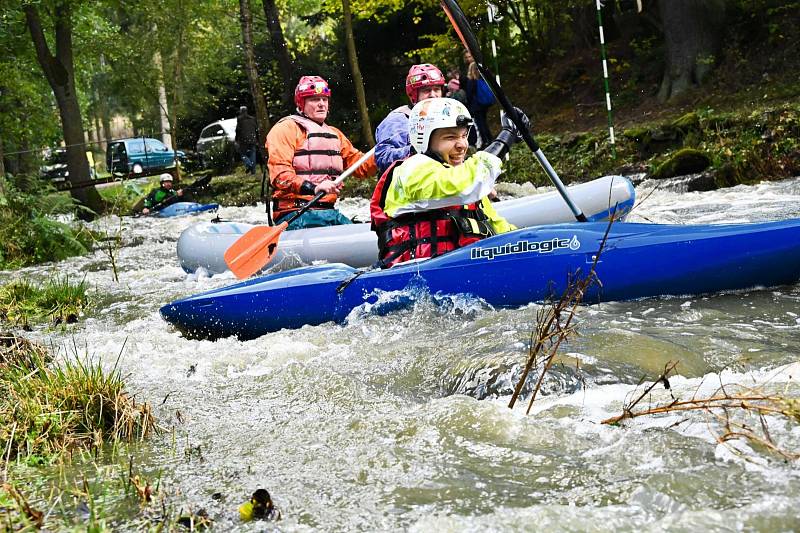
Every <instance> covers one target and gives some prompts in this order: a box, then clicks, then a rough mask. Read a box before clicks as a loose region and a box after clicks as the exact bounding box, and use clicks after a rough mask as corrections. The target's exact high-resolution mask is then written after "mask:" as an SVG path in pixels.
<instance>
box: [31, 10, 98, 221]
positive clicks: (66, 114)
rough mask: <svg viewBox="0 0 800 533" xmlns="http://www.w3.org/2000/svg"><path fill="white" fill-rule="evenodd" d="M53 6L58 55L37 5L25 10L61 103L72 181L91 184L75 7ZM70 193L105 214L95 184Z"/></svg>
mask: <svg viewBox="0 0 800 533" xmlns="http://www.w3.org/2000/svg"><path fill="white" fill-rule="evenodd" d="M49 7H51V9H50V10H49V11H50V16H51V18H52V22H53V25H54V27H55V47H56V53H55V55H53V54H52V53H51V51H50V47H49V45H48V44H47V39H46V38H45V34H44V30H43V29H42V22H41V18H40V16H39V9H38V8H37V6H35V5H32V4H26V5H25V6H24V7H23V9H24V10H25V19H26V20H27V23H28V29H29V30H30V33H31V38H32V39H33V45H34V48H35V49H36V57H37V59H38V61H39V65H40V66H41V67H42V71H43V72H44V75H45V78H47V81H48V83H49V84H50V88H51V89H52V90H53V95H54V96H55V98H56V102H57V103H58V111H59V113H60V115H61V127H62V129H63V131H64V142H65V144H66V149H67V169H68V170H69V175H70V181H72V183H73V184H88V183H91V177H90V173H89V161H88V159H87V158H86V140H85V138H84V135H83V121H82V120H81V108H80V104H79V102H78V94H77V92H76V91H75V68H74V65H73V56H72V15H73V11H72V8H73V5H72V3H71V2H70V1H69V0H54V2H53V3H52V5H51V6H49ZM70 193H71V194H72V197H73V198H74V199H75V200H76V201H77V202H79V203H80V204H81V205H83V206H85V207H87V208H89V209H90V210H91V211H93V212H95V213H100V212H101V211H102V209H103V201H102V199H101V198H100V195H99V194H98V192H97V189H95V188H94V185H88V186H85V187H80V188H75V189H71V190H70ZM81 216H82V217H84V218H90V214H89V212H86V211H82V212H81Z"/></svg>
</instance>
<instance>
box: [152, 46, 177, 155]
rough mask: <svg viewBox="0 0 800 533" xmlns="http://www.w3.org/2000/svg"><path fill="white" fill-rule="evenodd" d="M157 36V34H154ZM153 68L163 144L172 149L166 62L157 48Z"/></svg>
mask: <svg viewBox="0 0 800 533" xmlns="http://www.w3.org/2000/svg"><path fill="white" fill-rule="evenodd" d="M153 33H154V34H156V35H157V32H155V31H154V32H153ZM153 66H154V67H155V68H156V79H157V83H158V116H159V119H160V124H161V142H163V143H164V144H166V145H167V146H169V147H171V148H173V149H174V148H175V146H173V144H172V128H170V127H169V104H168V103H167V88H166V87H165V86H164V79H165V78H166V76H164V62H163V61H162V60H161V50H159V49H158V47H156V51H155V53H154V54H153Z"/></svg>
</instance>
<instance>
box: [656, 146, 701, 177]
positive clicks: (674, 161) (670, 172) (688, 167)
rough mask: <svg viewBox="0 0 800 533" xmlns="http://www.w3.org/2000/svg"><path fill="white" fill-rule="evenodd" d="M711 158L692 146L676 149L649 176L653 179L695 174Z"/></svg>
mask: <svg viewBox="0 0 800 533" xmlns="http://www.w3.org/2000/svg"><path fill="white" fill-rule="evenodd" d="M709 165H711V160H710V159H709V158H708V156H707V155H706V154H704V153H703V152H701V151H700V150H695V149H694V148H684V149H682V150H678V151H677V152H675V153H674V154H672V155H671V156H670V157H668V158H667V159H666V161H664V162H663V163H662V164H661V165H659V166H658V167H657V168H656V169H655V171H653V174H652V175H651V176H650V177H651V178H653V179H665V178H674V177H675V176H685V175H687V174H696V173H698V172H702V171H704V170H705V169H707V168H708V167H709Z"/></svg>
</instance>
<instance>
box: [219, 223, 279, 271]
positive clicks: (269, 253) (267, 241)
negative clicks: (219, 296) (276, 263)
mask: <svg viewBox="0 0 800 533" xmlns="http://www.w3.org/2000/svg"><path fill="white" fill-rule="evenodd" d="M287 226H288V224H287V223H286V222H282V223H280V224H279V225H277V226H256V227H254V228H253V229H251V230H250V231H248V232H247V233H245V234H244V235H242V236H241V237H239V238H238V239H237V240H236V242H235V243H233V244H231V245H230V246H229V247H228V249H227V250H225V263H226V264H227V265H228V268H230V269H231V272H233V274H234V275H235V276H236V277H237V278H239V279H245V278H249V277H250V276H252V275H253V274H255V273H256V272H258V271H259V270H261V269H262V268H264V267H265V266H266V265H267V263H269V262H270V261H272V258H273V257H274V256H275V250H277V249H278V240H279V239H280V238H281V233H283V232H284V230H285V229H286V227H287Z"/></svg>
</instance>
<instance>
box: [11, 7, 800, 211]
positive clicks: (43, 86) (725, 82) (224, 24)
mask: <svg viewBox="0 0 800 533" xmlns="http://www.w3.org/2000/svg"><path fill="white" fill-rule="evenodd" d="M461 6H462V8H463V9H464V11H465V12H466V13H467V15H468V16H469V17H470V20H471V21H472V22H473V26H474V27H475V29H476V30H477V33H478V36H479V39H480V40H481V42H482V45H483V49H484V53H485V55H486V56H487V58H488V62H489V65H488V66H489V67H490V68H492V70H495V71H496V72H497V73H498V74H499V75H500V78H501V83H502V85H503V87H504V88H505V89H506V91H507V92H508V93H509V95H510V96H511V98H512V100H513V101H514V103H515V104H516V105H518V106H519V107H521V108H523V109H524V110H525V111H526V112H527V113H528V114H529V115H530V116H531V117H532V119H533V121H534V125H535V130H536V133H537V134H545V139H546V142H545V146H548V145H547V142H548V140H549V142H550V145H549V146H552V147H553V148H552V149H554V150H557V151H558V155H559V156H560V158H561V159H562V160H563V165H564V166H565V167H566V170H565V171H566V173H567V174H568V176H567V178H568V181H569V180H571V179H587V178H589V177H594V176H596V175H599V174H600V173H602V172H604V171H608V170H619V169H620V168H623V167H626V166H627V167H631V166H632V165H633V166H634V167H636V166H637V165H638V166H639V168H644V169H648V168H649V170H654V168H653V167H655V166H663V163H665V161H662V160H656V161H655V162H653V161H652V157H653V156H654V155H658V153H659V152H660V151H662V148H663V146H668V147H670V148H681V147H685V146H690V147H693V148H700V152H701V155H702V156H703V157H705V158H706V160H709V161H706V163H710V164H712V165H713V166H714V167H716V168H717V170H718V172H717V173H716V175H714V176H712V178H713V179H714V180H716V184H717V185H719V184H720V182H721V181H727V182H728V183H727V184H731V183H736V182H742V181H748V180H753V179H759V178H762V177H783V176H788V175H796V174H798V173H800V170H799V169H800V162H799V161H800V156H798V153H800V152H798V146H797V142H796V140H793V139H797V137H798V118H797V115H798V114H797V97H798V94H800V89H799V88H798V87H799V86H800V84H798V74H799V73H800V57H799V55H798V53H797V51H798V49H799V48H798V44H800V29H798V28H800V24H798V23H800V2H797V1H787V0H784V1H778V0H727V1H726V0H619V1H612V0H606V1H605V2H602V3H598V2H595V1H591V0H583V1H577V0H565V1H553V0H496V1H495V2H493V3H492V4H487V3H486V2H484V1H478V0H464V1H463V2H461ZM490 12H491V15H490ZM601 18H602V24H603V30H604V31H603V33H604V40H605V41H606V45H607V50H606V53H607V56H608V63H607V66H608V68H607V71H608V76H609V83H610V98H611V101H612V102H613V113H614V115H613V117H609V115H608V113H607V110H606V102H607V100H606V94H605V90H604V79H603V66H602V62H601V52H602V50H601V44H600V39H599V35H600V34H599V27H598V26H599V21H600V19H601ZM492 41H494V42H495V44H496V49H497V54H496V58H494V57H493V55H492V54H491V49H492V46H491V43H492ZM419 62H431V63H434V64H436V65H438V66H439V67H441V69H442V70H443V71H447V70H449V69H453V68H454V69H460V70H462V71H463V70H464V69H465V67H466V65H464V64H463V59H462V47H461V45H460V42H459V41H458V39H457V37H456V35H455V33H454V31H453V30H452V28H451V27H450V24H449V23H448V21H447V19H446V17H445V15H444V13H443V11H442V9H441V8H440V6H439V4H438V2H435V1H432V0H409V1H401V0H263V1H259V0H239V1H238V2H235V1H232V0H227V1H226V0H194V1H189V0H163V1H159V2H153V1H149V0H137V1H136V2H133V1H128V0H97V1H92V2H88V1H78V0H37V1H31V0H8V1H6V2H3V6H2V7H0V176H4V175H8V176H26V175H27V176H34V175H36V174H37V173H38V169H39V168H40V166H41V164H42V153H43V150H44V149H45V148H47V147H54V146H58V145H66V146H67V162H68V166H69V170H70V176H73V182H81V181H84V180H85V181H88V180H89V165H88V162H87V158H86V154H85V152H86V149H87V147H88V149H91V150H94V151H95V152H97V154H98V156H99V157H97V158H96V159H98V160H100V161H102V160H103V156H102V154H103V153H104V150H105V144H106V143H107V141H108V140H110V139H112V138H113V132H114V127H115V126H114V125H115V124H116V123H119V122H120V121H121V122H122V123H126V124H129V127H130V129H131V130H132V131H131V132H130V133H132V134H134V135H143V136H153V137H160V136H162V135H163V134H164V133H169V134H170V136H169V137H168V138H167V140H168V142H169V143H171V144H172V145H173V147H175V148H182V149H187V150H191V149H193V148H194V146H195V143H196V141H197V138H198V135H199V133H200V131H201V129H202V128H203V127H204V126H206V125H207V124H209V123H211V122H213V121H215V120H219V119H222V118H232V117H233V116H235V113H236V110H237V109H238V108H239V106H240V105H247V106H248V107H249V109H250V110H251V112H254V113H255V114H256V115H257V118H258V119H259V122H260V124H261V126H262V130H263V131H262V132H261V135H262V137H263V136H264V135H265V134H266V132H267V131H268V130H269V128H270V127H271V125H272V124H274V123H275V121H276V120H278V119H279V118H280V117H282V116H284V115H286V114H288V113H290V112H292V111H293V108H294V105H293V103H292V91H293V88H294V86H295V84H296V82H297V79H298V78H299V77H300V76H301V75H306V74H317V75H320V76H323V77H324V78H326V79H327V80H328V81H329V83H330V85H331V87H332V91H333V96H332V105H331V115H330V119H329V122H330V123H331V124H333V125H335V126H337V127H339V128H340V129H342V130H343V131H344V132H345V133H346V134H347V135H348V136H349V137H350V138H351V139H352V140H353V141H354V143H355V144H356V145H358V146H360V147H361V148H367V147H369V146H370V145H371V144H372V143H373V142H374V140H373V133H372V132H374V129H375V127H376V126H377V124H378V123H379V122H380V121H381V120H382V119H383V118H384V117H385V116H386V114H387V113H388V112H389V111H390V110H391V109H393V108H395V107H397V106H399V105H402V104H404V103H406V102H407V99H406V96H405V91H404V78H405V74H406V72H407V71H408V68H409V66H411V65H412V64H415V63H419ZM496 108H497V106H495V112H494V113H495V115H494V117H492V116H490V118H493V120H495V122H494V124H495V126H494V128H495V130H496V129H497V122H496V113H497V109H496ZM755 110H763V111H764V113H766V117H764V116H763V113H762V115H759V116H752V115H753V112H754V111H755ZM724 113H734V114H735V113H739V114H741V113H745V114H746V116H748V117H750V119H748V120H744V121H737V120H733V119H731V118H730V115H725V114H724ZM676 120H677V122H676ZM610 121H613V122H614V126H615V128H616V132H617V137H618V139H617V141H616V142H617V143H618V146H610V144H609V140H610V136H609V132H608V129H607V128H608V125H609V122H610ZM659 121H660V122H659ZM664 121H667V122H664ZM643 124H644V125H643ZM653 124H656V126H653ZM665 124H666V126H665ZM709 129H716V130H717V131H718V132H719V131H720V130H721V129H733V130H734V131H733V135H734V136H736V135H739V136H743V135H744V136H747V137H748V140H749V141H752V143H754V144H756V145H759V146H760V147H756V152H755V153H756V156H757V157H756V159H759V161H754V158H753V157H752V156H747V157H744V158H741V157H738V156H737V154H736V153H733V152H731V150H730V148H728V152H731V153H730V155H728V154H727V152H726V151H725V148H724V147H719V146H716V147H715V148H714V150H713V152H714V153H713V154H711V155H708V154H707V155H703V154H702V152H703V151H705V152H708V151H709V149H708V147H707V146H703V145H702V142H701V141H702V139H701V138H698V132H700V133H702V132H703V131H707V130H709ZM740 134H741V135H740ZM745 134H747V135H745ZM693 135H694V137H693ZM700 137H702V135H700ZM625 142H628V143H629V145H628V146H627V148H626V147H625ZM553 143H554V144H553ZM781 143H783V144H781ZM723 144H724V142H723ZM662 145H663V146H662ZM762 145H764V146H766V150H767V152H764V150H765V148H764V146H762ZM777 145H780V147H779V149H778V151H775V149H774V147H775V146H777ZM617 147H619V150H620V157H619V158H617V153H616V149H617ZM551 159H553V158H552V157H551ZM742 159H744V161H742ZM647 161H649V163H648V164H649V166H648V165H644V163H643V162H647ZM748 161H749V162H748ZM558 162H559V160H558V159H557V160H556V166H557V168H559V167H558ZM737 165H738V166H737ZM701 166H703V165H701ZM705 166H708V165H707V164H706V165H705ZM531 169H535V163H534V162H533V159H532V158H528V159H524V158H523V159H522V160H518V161H516V162H512V164H511V165H510V171H509V173H512V171H514V170H516V173H517V174H518V175H520V176H522V178H527V177H529V175H530V174H531V172H532V170H531ZM570 174H571V175H570ZM0 192H2V191H0ZM72 196H73V197H74V201H75V202H77V203H78V204H83V205H84V206H86V207H89V208H91V209H94V210H95V211H101V210H102V208H103V205H102V202H101V200H100V197H99V195H98V194H97V191H95V190H94V188H93V187H87V188H82V189H75V190H73V191H72Z"/></svg>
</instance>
